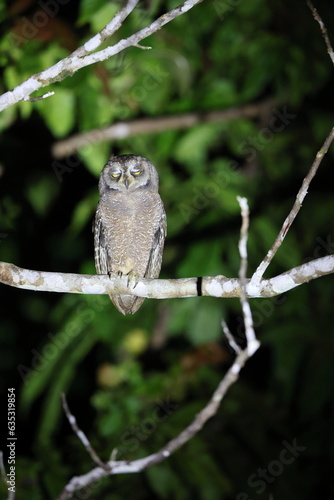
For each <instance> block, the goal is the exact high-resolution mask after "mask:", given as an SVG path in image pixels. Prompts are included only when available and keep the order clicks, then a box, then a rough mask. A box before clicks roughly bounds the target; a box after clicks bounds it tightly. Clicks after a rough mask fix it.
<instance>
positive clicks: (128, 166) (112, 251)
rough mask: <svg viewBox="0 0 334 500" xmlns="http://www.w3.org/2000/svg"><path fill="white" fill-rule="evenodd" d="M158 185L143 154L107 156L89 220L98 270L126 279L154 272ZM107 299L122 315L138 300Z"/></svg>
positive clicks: (160, 219) (161, 223) (159, 237)
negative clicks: (93, 219)
mask: <svg viewBox="0 0 334 500" xmlns="http://www.w3.org/2000/svg"><path fill="white" fill-rule="evenodd" d="M158 187H159V177H158V173H157V171H156V169H155V168H154V166H153V165H152V163H151V162H150V161H149V160H147V159H146V158H143V157H141V156H135V155H123V156H113V157H111V158H110V160H109V161H108V163H107V164H106V165H105V167H104V168H103V170H102V172H101V175H100V181H99V191H100V196H101V198H100V201H99V204H98V207H97V211H96V215H95V223H94V248H95V267H96V271H97V273H98V274H111V273H117V274H120V275H127V276H129V278H130V279H138V278H141V277H145V278H157V277H158V276H159V273H160V268H161V261H162V251H163V246H164V241H165V236H166V214H165V210H164V207H163V204H162V201H161V198H160V196H159V193H158ZM110 298H111V300H112V302H113V304H114V305H115V307H117V309H118V310H119V311H120V312H121V313H123V314H133V313H135V312H136V311H137V310H138V309H139V307H140V306H141V305H142V303H143V301H144V299H143V298H141V297H136V296H134V295H110Z"/></svg>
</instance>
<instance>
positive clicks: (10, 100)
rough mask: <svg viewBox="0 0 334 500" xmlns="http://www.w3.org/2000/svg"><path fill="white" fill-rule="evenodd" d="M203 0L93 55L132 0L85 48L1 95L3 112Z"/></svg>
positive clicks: (132, 5) (188, 0) (133, 1)
mask: <svg viewBox="0 0 334 500" xmlns="http://www.w3.org/2000/svg"><path fill="white" fill-rule="evenodd" d="M201 1H202V0H186V1H185V2H184V3H183V4H181V5H179V6H178V7H176V8H175V9H172V10H170V11H169V12H167V13H166V14H163V15H162V16H160V17H159V18H158V19H156V20H155V21H154V22H153V23H152V24H150V25H149V26H147V27H146V28H144V29H142V30H140V31H138V32H137V33H135V34H133V35H131V36H130V37H128V38H125V39H123V40H120V41H119V42H118V43H116V44H115V45H112V46H110V47H107V48H106V49H103V50H100V51H98V52H94V53H93V54H91V52H92V51H93V50H95V49H96V48H97V47H99V46H100V45H101V43H102V42H104V41H105V40H106V39H107V38H109V36H110V35H111V34H113V33H114V32H115V31H116V30H117V29H118V28H119V27H120V25H121V24H122V21H123V20H124V19H125V18H126V17H127V16H128V14H129V13H130V12H131V11H132V10H133V9H134V8H135V6H136V4H137V3H138V0H128V2H127V4H126V6H125V7H124V8H123V9H121V10H120V11H119V12H118V13H117V14H116V16H115V17H114V18H113V20H112V21H110V23H109V24H107V26H106V27H105V28H104V29H103V30H102V31H101V32H100V33H98V34H97V35H95V36H94V37H93V38H91V39H90V40H88V42H86V43H85V44H84V45H83V46H82V47H80V48H79V49H76V50H75V51H74V52H73V53H72V54H70V55H69V56H67V57H65V58H64V59H62V60H61V61H59V62H57V63H56V64H54V65H53V66H50V68H48V69H45V70H44V71H41V72H40V73H36V74H35V75H33V76H31V77H30V78H28V80H26V81H25V82H23V83H21V84H20V85H18V86H17V87H15V88H14V89H13V90H12V91H9V92H6V93H5V94H3V95H2V96H0V111H2V110H4V109H6V108H9V107H10V106H12V105H13V104H16V103H17V102H20V101H23V100H26V99H27V98H28V97H29V96H30V94H32V93H33V92H35V91H36V90H38V89H40V88H41V87H46V86H47V85H50V84H51V83H54V82H59V81H62V80H64V79H65V78H67V77H68V76H72V75H73V74H74V73H76V72H77V71H78V70H79V69H81V68H84V67H86V66H89V65H90V64H94V63H96V62H101V61H105V60H106V59H109V58H110V57H112V56H114V55H115V54H118V53H119V52H122V51H123V50H124V49H127V48H128V47H131V46H138V44H139V42H140V41H141V40H143V39H144V38H147V37H148V36H150V35H152V34H153V33H155V32H156V31H158V30H159V29H160V28H162V26H164V25H165V24H167V23H169V22H170V21H172V20H173V19H175V18H176V17H178V16H180V15H182V14H184V13H185V12H188V10H190V9H191V8H192V7H194V6H195V5H196V4H198V3H200V2H201Z"/></svg>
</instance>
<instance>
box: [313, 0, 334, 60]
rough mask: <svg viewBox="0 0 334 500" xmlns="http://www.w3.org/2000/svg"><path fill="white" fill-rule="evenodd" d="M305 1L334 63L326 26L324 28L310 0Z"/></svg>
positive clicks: (333, 54) (333, 53)
mask: <svg viewBox="0 0 334 500" xmlns="http://www.w3.org/2000/svg"><path fill="white" fill-rule="evenodd" d="M306 3H307V5H308V6H309V8H310V9H311V12H312V14H313V17H314V19H315V20H316V21H317V22H318V23H319V26H320V29H321V33H322V36H323V38H324V40H325V44H326V47H327V52H328V55H329V57H330V58H331V60H332V63H333V64H334V52H333V48H332V45H331V42H330V40H329V37H328V34H327V28H326V26H325V24H324V22H323V20H322V19H321V17H320V16H319V14H318V11H317V9H316V8H315V7H314V6H313V4H312V2H311V1H310V0H307V2H306Z"/></svg>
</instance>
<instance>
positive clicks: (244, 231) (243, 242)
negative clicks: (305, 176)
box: [237, 196, 260, 356]
mask: <svg viewBox="0 0 334 500" xmlns="http://www.w3.org/2000/svg"><path fill="white" fill-rule="evenodd" d="M237 200H238V202H239V205H240V208H241V216H242V225H241V231H240V240H239V253H240V257H241V261H240V271H239V277H240V281H241V296H240V302H241V307H242V313H243V317H244V322H245V333H246V339H247V350H248V353H249V355H250V356H251V355H252V354H253V353H254V352H255V351H256V350H257V349H258V348H259V346H260V344H259V342H258V341H257V339H256V336H255V331H254V325H253V318H252V312H251V309H250V306H249V302H248V299H247V280H246V272H247V264H248V256H247V240H248V228H249V208H248V201H247V199H246V198H242V197H240V196H237Z"/></svg>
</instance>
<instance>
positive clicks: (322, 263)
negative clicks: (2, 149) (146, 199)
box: [0, 255, 334, 299]
mask: <svg viewBox="0 0 334 500" xmlns="http://www.w3.org/2000/svg"><path fill="white" fill-rule="evenodd" d="M333 273H334V255H327V256H326V257H321V258H319V259H316V260H312V261H310V262H307V263H306V264H302V265H301V266H298V267H294V268H293V269H290V270H289V271H287V272H285V273H283V274H280V275H278V276H275V277H274V278H271V279H268V280H261V281H260V282H259V283H255V282H254V279H253V278H252V279H248V280H246V293H247V297H250V298H255V297H274V296H275V295H279V294H281V293H284V292H287V291H288V290H291V289H292V288H295V287H296V286H299V285H301V284H303V283H308V282H309V281H311V280H313V279H316V278H320V277H321V276H325V275H327V274H333ZM0 283H3V284H5V285H9V286H13V287H16V288H23V289H25V290H35V291H38V292H61V293H83V294H93V295H102V294H110V293H118V294H129V295H136V296H138V297H147V298H151V299H171V298H176V297H178V298H182V297H197V296H198V295H204V296H207V297H221V298H223V297H226V298H227V297H241V294H242V287H241V285H240V281H239V279H238V278H226V277H225V276H220V275H219V276H205V277H203V278H182V279H166V280H164V279H146V278H141V279H140V280H139V281H138V282H137V284H136V285H135V286H133V285H131V284H128V279H127V276H122V277H119V276H111V277H109V276H108V275H89V274H70V273H54V272H45V271H32V270H29V269H22V268H20V267H17V266H14V265H13V264H9V263H7V262H0Z"/></svg>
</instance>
